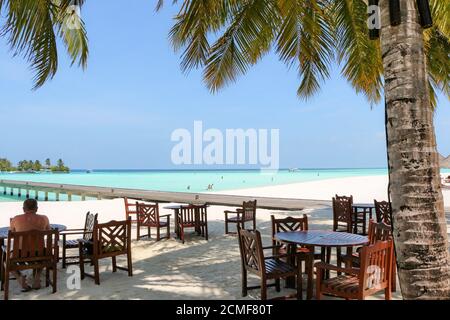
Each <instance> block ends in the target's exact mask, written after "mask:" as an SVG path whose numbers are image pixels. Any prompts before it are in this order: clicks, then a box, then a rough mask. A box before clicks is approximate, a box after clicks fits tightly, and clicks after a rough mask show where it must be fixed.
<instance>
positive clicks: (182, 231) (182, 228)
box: [180, 226, 184, 244]
mask: <svg viewBox="0 0 450 320" xmlns="http://www.w3.org/2000/svg"><path fill="white" fill-rule="evenodd" d="M180 236H181V243H183V244H184V227H183V226H181V230H180Z"/></svg>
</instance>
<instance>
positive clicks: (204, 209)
mask: <svg viewBox="0 0 450 320" xmlns="http://www.w3.org/2000/svg"><path fill="white" fill-rule="evenodd" d="M196 207H197V210H198V214H199V219H200V223H206V222H207V214H208V206H207V205H206V204H204V205H197V206H196Z"/></svg>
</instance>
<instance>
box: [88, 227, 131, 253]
mask: <svg viewBox="0 0 450 320" xmlns="http://www.w3.org/2000/svg"><path fill="white" fill-rule="evenodd" d="M93 247H94V256H96V257H97V258H104V257H112V256H116V255H121V254H126V253H127V252H128V250H129V249H130V248H131V219H128V220H124V221H114V220H113V221H110V222H108V223H102V224H99V223H98V222H97V221H96V222H95V224H94V232H93Z"/></svg>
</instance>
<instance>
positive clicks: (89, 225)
mask: <svg viewBox="0 0 450 320" xmlns="http://www.w3.org/2000/svg"><path fill="white" fill-rule="evenodd" d="M97 216H98V213H96V214H93V213H90V212H88V213H86V220H85V222H84V233H83V240H85V241H92V237H93V236H92V232H93V231H94V224H95V221H97Z"/></svg>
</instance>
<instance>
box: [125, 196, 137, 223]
mask: <svg viewBox="0 0 450 320" xmlns="http://www.w3.org/2000/svg"><path fill="white" fill-rule="evenodd" d="M123 200H124V202H125V219H126V220H128V218H129V217H130V216H131V215H136V214H137V205H138V202H137V201H135V202H131V201H130V199H129V198H127V197H125V198H123Z"/></svg>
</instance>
